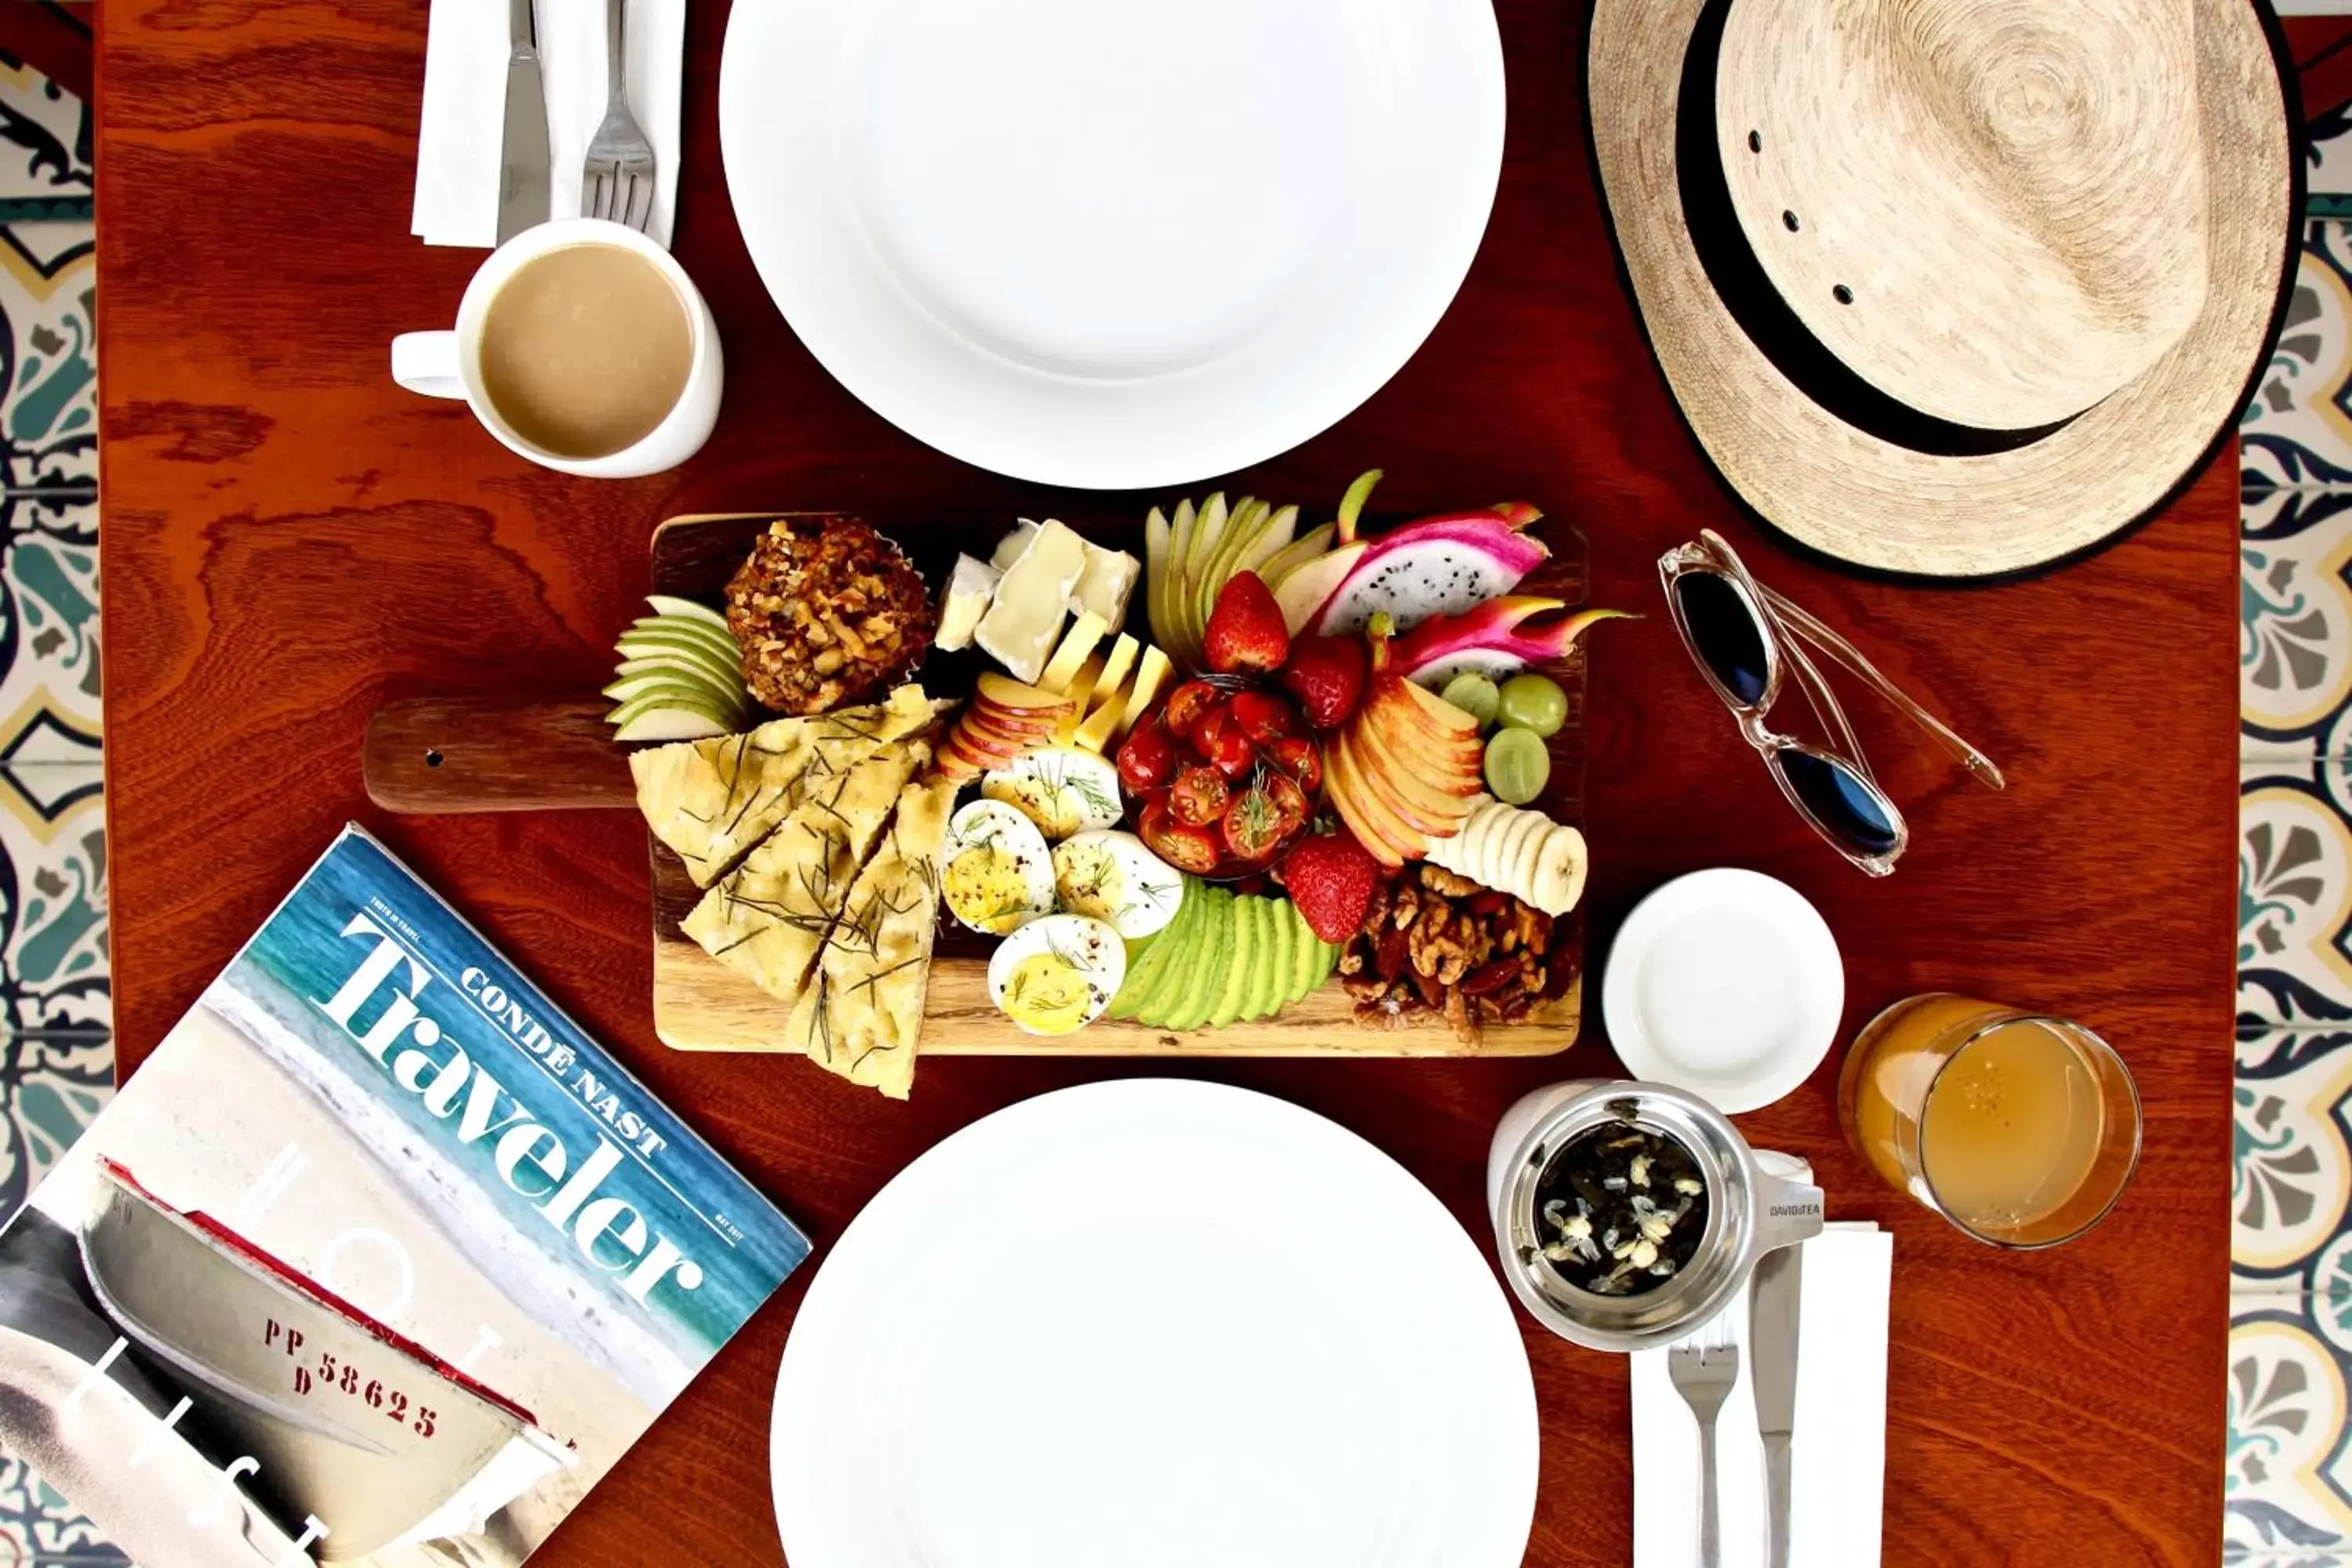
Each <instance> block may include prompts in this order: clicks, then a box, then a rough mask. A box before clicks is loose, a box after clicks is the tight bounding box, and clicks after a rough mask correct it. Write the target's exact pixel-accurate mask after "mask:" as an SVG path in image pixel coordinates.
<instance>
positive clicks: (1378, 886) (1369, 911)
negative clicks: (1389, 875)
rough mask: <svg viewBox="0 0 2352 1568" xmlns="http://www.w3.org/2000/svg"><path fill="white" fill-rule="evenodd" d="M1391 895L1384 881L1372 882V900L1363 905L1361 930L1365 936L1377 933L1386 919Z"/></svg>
mask: <svg viewBox="0 0 2352 1568" xmlns="http://www.w3.org/2000/svg"><path fill="white" fill-rule="evenodd" d="M1390 898H1391V894H1390V892H1389V885H1388V884H1387V883H1386V882H1375V883H1373V884H1372V901H1371V902H1370V903H1369V904H1366V905H1365V906H1364V925H1363V930H1364V933H1365V934H1366V935H1367V936H1370V935H1373V934H1375V933H1377V932H1378V931H1380V929H1381V925H1382V924H1383V923H1384V922H1386V921H1387V920H1388V918H1389V900H1390Z"/></svg>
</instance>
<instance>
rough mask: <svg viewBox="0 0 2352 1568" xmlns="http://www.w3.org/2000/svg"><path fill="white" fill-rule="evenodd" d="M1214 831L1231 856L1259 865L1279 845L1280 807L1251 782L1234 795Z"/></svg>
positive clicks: (1268, 858) (1265, 791) (1269, 857)
mask: <svg viewBox="0 0 2352 1568" xmlns="http://www.w3.org/2000/svg"><path fill="white" fill-rule="evenodd" d="M1293 787H1294V788H1295V787H1296V786H1295V785H1294V786H1293ZM1218 833H1219V835H1220V837H1223V839H1224V841H1225V848H1226V850H1227V852H1229V853H1230V854H1231V855H1232V856H1233V858H1234V859H1236V860H1241V861H1244V862H1246V863H1247V864H1249V865H1253V866H1256V865H1263V864H1264V863H1265V862H1266V861H1268V860H1271V859H1273V858H1274V852H1275V851H1276V849H1279V848H1281V847H1282V840H1283V830H1282V813H1281V810H1280V808H1279V807H1277V806H1276V805H1275V801H1274V796H1273V795H1272V794H1271V793H1270V791H1269V790H1268V789H1267V788H1266V787H1265V785H1254V786H1252V787H1251V788H1249V789H1245V790H1244V791H1242V793H1241V794H1240V795H1235V796H1234V804H1233V805H1230V806H1228V807H1226V809H1225V816H1224V820H1223V822H1222V823H1220V824H1219V825H1218Z"/></svg>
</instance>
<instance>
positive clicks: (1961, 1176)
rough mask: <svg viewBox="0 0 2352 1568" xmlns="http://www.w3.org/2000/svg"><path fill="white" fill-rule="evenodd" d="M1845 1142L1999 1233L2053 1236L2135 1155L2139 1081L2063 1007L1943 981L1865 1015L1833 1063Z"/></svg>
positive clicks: (2088, 1214) (2077, 1221) (1918, 1190)
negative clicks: (1978, 995)
mask: <svg viewBox="0 0 2352 1568" xmlns="http://www.w3.org/2000/svg"><path fill="white" fill-rule="evenodd" d="M1838 1114H1839V1119H1840V1120H1841V1121H1843V1123H1844V1124H1845V1131H1846V1136H1847V1137H1848V1138H1850V1139H1851V1140H1853V1146H1854V1149H1855V1151H1856V1152H1859V1153H1860V1154H1861V1155H1862V1156H1863V1158H1864V1159H1865V1160H1868V1161H1869V1162H1870V1163H1871V1164H1872V1165H1873V1166H1874V1167H1875V1168H1876V1169H1877V1171H1878V1173H1879V1174H1880V1175H1881V1176H1884V1177H1885V1178H1886V1180H1887V1182H1888V1183H1889V1184H1891V1185H1893V1186H1895V1188H1897V1189H1899V1190H1900V1191H1903V1192H1906V1193H1908V1194H1911V1195H1912V1196H1913V1197H1915V1198H1916V1199H1918V1200H1919V1201H1920V1202H1921V1203H1923V1204H1925V1205H1927V1206H1928V1207H1929V1208H1931V1209H1934V1210H1935V1211H1936V1212H1937V1214H1940V1215H1943V1216H1944V1217H1945V1218H1946V1219H1948V1220H1950V1221H1951V1222H1952V1223H1953V1224H1954V1225H1956V1226H1959V1227H1960V1228H1961V1229H1962V1230H1964V1231H1967V1232H1968V1233H1969V1235H1970V1236H1973V1237H1976V1238H1977V1239H1978V1240H1979V1241H1987V1242H1990V1243H1991V1244H1992V1245H1994V1246H1995V1247H2020V1248H2030V1247H2055V1246H2057V1245H2058V1244H2059V1243H2061V1242H2065V1241H2072V1240H2074V1238H2075V1237H2078V1236H2080V1235H2082V1234H2083V1233H2084V1231H2086V1230H2088V1229H2090V1228H2091V1227H2092V1226H2095V1225H2096V1224H2098V1223H2099V1221H2101V1220H2102V1219H2105V1217H2106V1215H2107V1211H2108V1210H2110V1209H2112V1208H2114V1207H2115V1205H2116V1199H2117V1198H2119V1197H2121V1196H2122V1195H2123V1191H2124V1188H2125V1186H2126V1184H2129V1182H2130V1181H2131V1177H2132V1171H2133V1170H2134V1168H2135V1167H2137V1165H2138V1163H2139V1136H2140V1117H2139V1091H2138V1089H2137V1088H2135V1087H2134V1085H2133V1083H2132V1079H2131V1074H2130V1072H2129V1071H2127V1070H2126V1068H2125V1067H2124V1064H2123V1058H2120V1057H2118V1056H2117V1055H2116V1053H2115V1049H2114V1047H2110V1046H2109V1045H2108V1044H2107V1043H2106V1042H2105V1040H2103V1039H2101V1038H2099V1037H2098V1036H2096V1035H2095V1034H2093V1033H2091V1031H2090V1030H2088V1029H2086V1028H2084V1027H2083V1026H2081V1025H2080V1024H2076V1023H2072V1022H2070V1021H2068V1020H2067V1019H2064V1018H2054V1017H2050V1016H2045V1015H2042V1014H2038V1013H2029V1012H2024V1011H2021V1010H2020V1009H2018V1008H2015V1007H2004V1006H2001V1005H1998V1004H1996V1003H1991V1002H1978V1001H1972V1000H1970V999H1969V998H1968V997H1966V996H1957V995H1953V994H1948V993H1941V994H1931V995H1926V996H1914V997H1912V998H1911V999H1910V1000H1909V1001H1907V1002H1897V1003H1896V1004H1895V1005H1894V1006H1892V1007H1889V1008H1887V1009H1886V1011H1885V1012H1884V1013H1881V1014H1880V1015H1879V1016H1877V1017H1875V1018H1874V1019H1872V1020H1871V1021H1870V1023H1869V1024H1868V1026H1865V1027H1864V1029H1863V1031H1862V1033H1861V1035H1860V1036H1858V1037H1856V1038H1855V1040H1854V1042H1853V1049H1852V1050H1850V1051H1848V1052H1847V1053H1846V1058H1845V1067H1844V1068H1843V1071H1842V1072H1840V1074H1839V1075H1838Z"/></svg>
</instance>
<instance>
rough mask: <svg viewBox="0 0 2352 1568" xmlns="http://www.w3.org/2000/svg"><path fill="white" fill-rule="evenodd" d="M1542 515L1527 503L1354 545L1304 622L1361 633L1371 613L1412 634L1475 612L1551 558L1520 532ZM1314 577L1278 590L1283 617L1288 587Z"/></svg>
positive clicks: (1438, 520)
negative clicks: (1437, 619) (1437, 620)
mask: <svg viewBox="0 0 2352 1568" xmlns="http://www.w3.org/2000/svg"><path fill="white" fill-rule="evenodd" d="M1542 515H1543V513H1541V512H1539V511H1538V510H1536V509H1535V508H1533V507H1531V506H1524V505H1517V504H1513V505H1509V506H1498V507H1495V508H1492V509H1490V510H1486V511H1475V512H1461V513H1456V514H1453V515H1450V516H1446V517H1433V518H1425V519H1423V521H1420V522H1409V523H1407V524H1405V525H1404V526H1403V527H1402V528H1399V529H1395V530H1392V531H1390V532H1388V533H1384V534H1382V535H1381V537H1380V538H1378V539H1375V540H1372V541H1370V542H1369V543H1365V542H1361V541H1360V542H1359V544H1358V547H1360V549H1361V551H1362V553H1361V554H1360V555H1357V556H1355V557H1354V558H1353V559H1352V560H1348V561H1347V562H1346V563H1345V564H1344V565H1343V566H1342V567H1340V568H1339V570H1341V571H1342V572H1343V573H1344V575H1343V576H1341V577H1340V578H1339V581H1338V582H1337V583H1336V584H1333V586H1332V587H1331V589H1330V591H1329V593H1328V595H1327V596H1326V597H1325V598H1324V600H1323V602H1322V603H1321V604H1320V605H1318V606H1317V607H1316V608H1315V610H1314V611H1312V612H1311V613H1310V614H1309V615H1308V616H1307V624H1309V625H1311V626H1313V628H1314V629H1315V630H1316V631H1318V632H1320V633H1322V634H1323V635H1325V636H1326V637H1346V636H1349V635H1351V634H1353V633H1355V632H1360V631H1361V630H1363V629H1364V625H1365V623H1366V622H1368V621H1370V619H1371V617H1372V615H1373V613H1374V612H1376V611H1385V612H1386V613H1387V614H1388V615H1389V616H1390V617H1391V619H1393V620H1394V622H1395V623H1396V626H1397V628H1398V629H1399V630H1400V631H1410V630H1411V629H1412V628H1413V627H1414V626H1419V625H1420V624H1421V623H1422V622H1423V621H1426V620H1428V619H1430V618H1431V617H1432V616H1458V615H1462V614H1465V612H1467V611H1470V610H1474V609H1475V608H1477V606H1478V605H1482V604H1485V603H1486V601H1487V600H1489V599H1495V598H1499V597H1501V596H1502V595H1505V594H1507V593H1509V592H1510V591H1511V590H1512V589H1514V588H1516V587H1517V586H1518V585H1519V582H1520V580H1521V579H1522V578H1524V577H1526V576H1527V574H1528V573H1530V572H1532V571H1534V570H1535V569H1536V568H1537V567H1538V566H1539V565H1541V564H1542V563H1543V562H1544V560H1545V559H1546V558H1547V557H1549V555H1550V554H1551V552H1550V551H1549V550H1546V549H1545V548H1544V547H1543V545H1542V544H1541V543H1540V542H1538V541H1536V540H1533V539H1530V538H1528V536H1527V534H1526V533H1525V532H1524V531H1523V530H1525V529H1526V528H1527V526H1528V524H1529V523H1531V522H1533V521H1536V519H1538V518H1539V517H1541V516H1542ZM1347 554H1348V550H1347V548H1342V549H1340V550H1335V551H1333V552H1331V553H1330V554H1329V555H1326V556H1324V557H1323V558H1322V560H1321V561H1318V562H1316V563H1313V564H1314V566H1316V567H1323V566H1324V565H1325V563H1328V562H1333V561H1337V560H1341V559H1342V558H1344V557H1346V556H1347ZM1327 570H1328V568H1327ZM1318 575H1319V574H1316V573H1314V572H1312V571H1311V570H1310V571H1307V572H1300V573H1294V574H1291V577H1290V579H1289V581H1288V582H1286V583H1285V584H1283V589H1282V590H1278V591H1277V597H1278V598H1279V599H1280V600H1281V602H1282V605H1283V608H1284V612H1285V613H1284V619H1285V620H1287V619H1288V618H1289V610H1290V608H1291V605H1293V604H1294V603H1295V597H1294V593H1293V592H1291V591H1290V590H1292V587H1293V584H1299V585H1300V586H1302V587H1303V586H1306V585H1307V584H1301V582H1300V579H1301V578H1302V577H1307V578H1309V579H1313V578H1315V577H1317V576H1318ZM1316 585H1319V583H1318V584H1316Z"/></svg>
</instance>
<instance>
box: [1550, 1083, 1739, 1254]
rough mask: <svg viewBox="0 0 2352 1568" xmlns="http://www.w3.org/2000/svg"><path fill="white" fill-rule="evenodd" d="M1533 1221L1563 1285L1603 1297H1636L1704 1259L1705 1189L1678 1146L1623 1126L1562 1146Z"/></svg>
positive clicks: (1626, 1123)
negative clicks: (1701, 1254)
mask: <svg viewBox="0 0 2352 1568" xmlns="http://www.w3.org/2000/svg"><path fill="white" fill-rule="evenodd" d="M1536 1214H1537V1223H1536V1229H1537V1232H1538V1237H1540V1246H1541V1247H1542V1250H1543V1255H1544V1258H1545V1259H1546V1261H1548V1262H1549V1263H1550V1265H1551V1266H1552V1268H1553V1270H1554V1271H1555V1272H1556V1273H1558V1274H1559V1277H1560V1278H1561V1279H1565V1280H1567V1281H1568V1282H1569V1283H1570V1284H1571V1285H1573V1286H1576V1287H1577V1288H1578V1289H1583V1290H1590V1291H1591V1292H1592V1293H1593V1294H1594V1295H1596V1296H1639V1295H1641V1294H1643V1292H1645V1291H1649V1290H1654V1289H1657V1288H1658V1287H1659V1286H1660V1285H1662V1284H1664V1282H1665V1281H1666V1280H1668V1279H1673V1278H1674V1277H1675V1273H1676V1272H1677V1271H1679V1270H1680V1269H1681V1268H1683V1266H1684V1265H1685V1264H1687V1263H1688V1262H1689V1261H1690V1260H1691V1255H1692V1254H1694V1253H1696V1251H1697V1250H1698V1244H1699V1240H1700V1238H1701V1237H1704V1236H1705V1235H1706V1183H1705V1182H1703V1181H1701V1180H1700V1179H1699V1173H1698V1166H1697V1163H1696V1162H1695V1161H1693V1160H1692V1159H1691V1156H1690V1151H1688V1150H1687V1149H1685V1148H1684V1147H1683V1146H1682V1145H1681V1144H1680V1143H1678V1142H1675V1140H1673V1139H1672V1138H1669V1137H1667V1136H1665V1135H1664V1133H1660V1132H1654V1131H1650V1130H1649V1129H1648V1128H1645V1127H1642V1126H1638V1125H1636V1124H1634V1123H1633V1122H1631V1121H1620V1122H1616V1123H1613V1124H1612V1125H1610V1126H1607V1127H1596V1128H1593V1129H1592V1130H1591V1131H1587V1132H1582V1133H1579V1134H1578V1135H1577V1136H1576V1137H1574V1138H1572V1139H1570V1141H1569V1142H1567V1143H1565V1144H1563V1145H1562V1146H1561V1148H1560V1150H1559V1152H1558V1153H1557V1154H1555V1155H1553V1156H1552V1160H1551V1163H1549V1165H1547V1166H1545V1167H1544V1173H1543V1175H1542V1177H1541V1179H1540V1180H1538V1182H1537V1183H1536Z"/></svg>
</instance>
